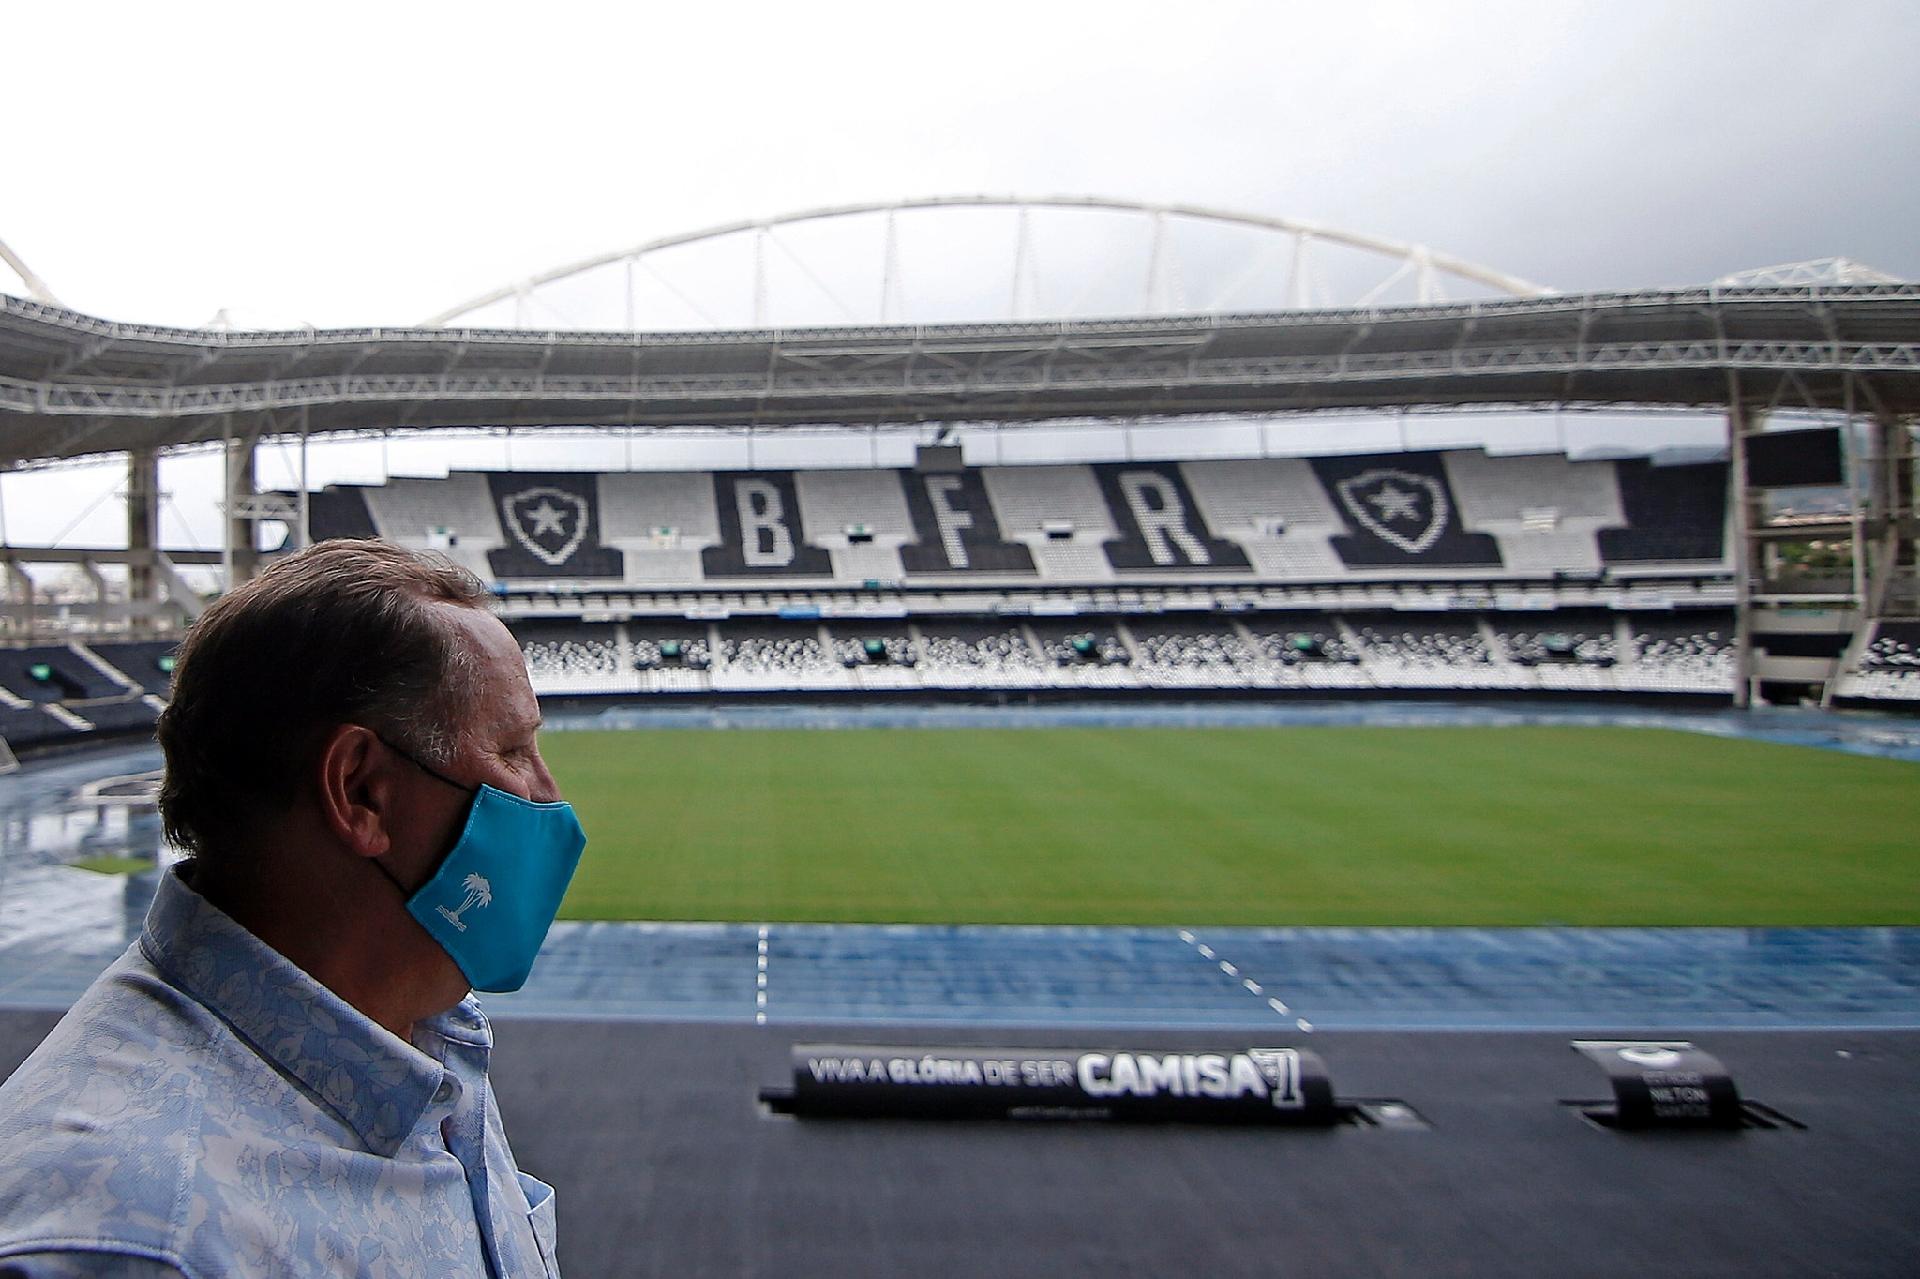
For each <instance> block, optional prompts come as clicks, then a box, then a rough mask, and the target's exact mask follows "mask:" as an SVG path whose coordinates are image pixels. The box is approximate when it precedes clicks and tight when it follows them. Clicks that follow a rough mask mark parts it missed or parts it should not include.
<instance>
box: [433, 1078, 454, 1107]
mask: <svg viewBox="0 0 1920 1279" xmlns="http://www.w3.org/2000/svg"><path fill="white" fill-rule="evenodd" d="M433 1099H434V1100H435V1101H437V1102H439V1103H441V1104H442V1105H444V1104H446V1103H447V1102H449V1101H452V1100H453V1081H452V1080H441V1082H440V1087H439V1088H437V1089H435V1090H434V1094H433Z"/></svg>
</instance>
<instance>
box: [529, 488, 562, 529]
mask: <svg viewBox="0 0 1920 1279" xmlns="http://www.w3.org/2000/svg"><path fill="white" fill-rule="evenodd" d="M565 514H566V512H564V511H562V510H561V509H560V508H559V507H557V506H555V505H554V504H553V503H552V502H549V501H548V500H547V499H546V498H544V497H543V498H541V499H540V505H538V506H536V507H534V508H533V509H532V510H530V511H528V512H527V518H528V519H530V520H532V521H533V532H532V533H531V534H530V536H533V537H539V536H540V535H541V534H542V533H551V534H553V535H554V536H555V537H564V536H565V534H564V533H563V532H562V531H561V522H562V520H563V518H564V517H565Z"/></svg>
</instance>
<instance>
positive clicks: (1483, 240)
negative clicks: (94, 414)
mask: <svg viewBox="0 0 1920 1279" xmlns="http://www.w3.org/2000/svg"><path fill="white" fill-rule="evenodd" d="M0 57H4V59H5V68H6V81H7V88H8V98H9V101H10V104H11V106H10V111H9V115H10V122H9V127H8V130H7V151H8V154H7V161H6V168H5V176H4V177H3V178H0V240H4V241H6V242H7V243H8V244H9V245H10V246H11V247H12V248H13V249H14V250H15V251H16V252H17V253H19V254H20V255H21V256H22V257H23V258H24V259H25V260H26V261H27V262H28V263H29V264H30V265H31V266H32V267H33V269H34V270H36V271H37V272H38V273H39V274H40V275H41V276H42V277H43V278H44V279H45V281H46V282H47V284H48V285H49V286H50V287H51V288H52V290H53V291H54V292H55V293H56V294H58V295H59V296H60V297H61V299H62V300H63V301H65V302H66V303H67V304H68V305H70V306H73V307H75V308H78V309H80V310H83V311H88V312H92V313H95V314H99V315H103V316H108V317H112V318H117V319H129V320H144V321H156V322H164V323H180V324H199V323H202V322H205V321H206V320H207V319H208V318H209V317H211V316H212V315H213V314H214V312H215V311H217V310H219V309H220V308H223V307H225V308H230V309H232V310H233V312H234V313H235V314H236V315H238V316H241V317H246V316H259V317H263V318H270V319H273V320H306V321H310V322H312V323H316V324H320V325H346V324H362V323H410V322H414V321H417V320H419V319H421V318H422V317H423V316H425V315H428V314H431V313H433V312H435V311H438V310H440V309H442V308H444V307H446V306H449V305H451V304H453V303H455V302H458V301H460V300H462V299H464V298H467V297H469V296H471V295H474V294H477V293H480V292H482V291H484V290H486V289H488V288H491V287H494V286H496V285H499V284H502V283H506V282H508V281H510V280H513V279H516V278H519V277H523V276H525V275H528V274H530V273H533V272H536V271H539V270H542V269H544V268H547V267H550V266H553V265H556V264H558V263H560V262H564V261H568V260H571V259H574V258H578V257H582V256H585V255H588V254H592V253H596V252H601V251H606V250H611V249H616V248H620V247H623V246H626V245H631V244H635V243H639V242H641V241H644V240H647V239H650V238H652V237H655V236H661V235H666V234H669V233H672V232H676V231H682V230H687V229H691V228H695V227H699V226H703V225H707V224H711V223H717V222H722V221H727V220H731V219H735V218H742V217H755V216H767V215H772V214H778V213H782V212H787V211H791V210H795V209H799V208H804V207H808V206H812V205H819V204H828V203H838V202H844V201H855V200H869V199H871V200H887V199H894V198H900V197H906V196H919V195H932V194H944V193H956V192H970V191H980V192H1008V193H1018V194H1026V195H1033V194H1049V193H1091V194H1103V195H1115V196H1121V197H1128V198H1135V199H1143V200H1167V201H1185V202H1192V203H1201V204H1208V205H1215V206H1221V207H1225V208H1231V209H1244V210H1249V211H1254V212H1259V213H1266V214H1272V215H1277V216H1283V217H1295V218H1301V219H1306V220H1312V221H1318V222H1323V223H1328V224H1332V225H1335V226H1339V227H1343V228H1348V229H1352V230H1356V231H1363V232H1370V233H1373V234H1377V235H1382V236H1387V237H1391V238H1394V239H1398V240H1405V241H1412V242H1418V243H1424V244H1428V245H1432V246H1434V247H1435V248H1438V249H1442V250H1446V251H1448V252H1452V253H1455V254H1457V255H1459V256H1462V257H1465V258H1468V259H1471V260H1475V261H1479V262H1483V263H1486V264H1488V265H1490V266H1493V267H1496V268H1498V269H1501V270H1504V271H1507V272H1510V273H1513V274H1515V275H1519V276H1522V277H1525V278H1529V279H1532V280H1536V281H1539V282H1540V283H1543V284H1546V285H1550V286H1553V287H1556V288H1559V289H1563V290H1587V289H1606V288H1616V287H1633V286H1643V285H1663V284H1690V283H1698V282H1702V281H1706V280H1710V279H1713V278H1715V277H1717V276H1720V275H1723V274H1727V273H1729V272H1733V271H1738V270H1742V269H1746V268H1751V267H1757V266H1764V265H1769V264H1773V263H1779V262H1788V261H1795V260H1800V259H1808V258H1817V257H1828V256H1836V255H1839V256H1847V257H1851V258H1855V259H1858V260H1860V261H1863V262H1865V263H1867V264H1869V265H1872V266H1875V267H1878V268H1880V269H1881V270H1884V271H1888V272H1891V273H1893V274H1896V275H1899V276H1902V277H1905V278H1915V277H1920V235H1916V234H1915V232H1914V225H1915V209H1916V204H1917V200H1916V197H1920V137H1917V136H1916V135H1917V134H1920V130H1917V129H1916V125H1915V121H1916V119H1917V118H1920V110H1917V109H1916V108H1920V77H1916V76H1915V74H1914V67H1915V66H1916V65H1920V4H1914V3H1907V2H1904V0H1903V2H1899V3H1864V2H1857V0H1848V2H1845V3H1819V4H1815V3H1777V2H1765V3H1756V2H1755V0H1735V2H1731V3H1706V2H1703V0H1677V2H1674V3H1662V4H1652V3H1620V2H1619V0H1614V2H1611V3H1596V4H1561V3H1550V2H1548V3H1543V2H1542V0H1528V2H1527V3H1511V4H1509V3H1473V4H1434V3H1431V2H1428V3H1406V4H1386V3H1377V4H1355V3H1347V4H1343V5H1341V6H1337V7H1336V6H1329V5H1312V6H1309V5H1302V4H1281V3H1266V4H1259V5H1238V4H1208V3H1204V2H1197V3H1189V4H1185V5H1180V6H1174V5H1171V4H1165V3H1161V4H1154V5H1142V4H1127V3H1103V4H1099V5H1094V4H1074V5H1068V4H1039V3H1035V2H1034V0H1026V2H1025V3H1019V4H992V3H972V4H968V5H964V6H949V7H944V8H939V7H929V6H922V5H909V4H900V3H897V0H896V2H895V3H888V4H833V5H814V6H799V5H792V4H784V5H777V6H774V5H769V6H759V5H750V4H728V5H706V6H701V5H673V6H667V5H660V4H653V5H638V4H636V5H624V6H614V5H596V6H586V5H575V4H569V3H554V2H549V3H543V4H539V5H527V4H515V5H511V6H505V7H500V8H497V9H496V8H489V7H486V6H477V5H458V6H455V5H414V6H394V5H377V6H376V5H360V4H341V3H335V4H329V5H321V6H299V7H287V6H277V5H262V4H258V3H249V4H234V5H214V4H200V3H188V4H184V5H167V6H163V5H151V4H143V5H137V6H135V5H126V6H73V5H35V6H26V7H16V8H15V9H14V10H13V11H12V12H10V13H9V15H8V19H7V49H6V52H5V53H4V54H0ZM0 289H3V290H7V291H14V292H19V291H21V289H20V286H19V283H18V281H17V280H15V279H14V278H13V277H12V275H11V273H9V272H7V271H6V270H5V268H4V267H0ZM28 478H29V477H23V476H15V477H9V478H8V480H7V481H6V482H5V483H6V486H5V489H4V498H5V501H6V515H7V517H8V524H9V534H10V536H11V537H12V538H13V539H14V540H17V541H25V540H32V539H31V535H30V533H29V529H30V528H31V527H37V525H38V523H39V522H40V517H38V516H36V515H34V514H33V509H32V508H34V507H36V506H39V505H41V502H40V501H39V500H37V495H38V494H42V493H45V494H51V493H52V492H53V491H54V489H55V487H56V486H54V485H51V484H46V483H40V484H36V485H35V487H34V488H33V489H32V490H29V491H23V489H22V484H23V482H25V481H27V480H28ZM70 513H71V510H70V508H68V514H69V515H70ZM63 522H64V517H63ZM46 535H50V531H49V533H48V534H42V536H46ZM69 540H75V539H73V538H70V539H69ZM82 540H91V539H82Z"/></svg>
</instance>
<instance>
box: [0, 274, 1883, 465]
mask: <svg viewBox="0 0 1920 1279" xmlns="http://www.w3.org/2000/svg"><path fill="white" fill-rule="evenodd" d="M1736 395H1737V397H1738V398H1739V399H1741V400H1742V401H1743V402H1745V403H1747V404H1749V405H1751V406H1760V407H1767V406H1774V407H1784V408H1796V409H1797V408H1826V409H1841V408H1854V409H1858V410H1859V411H1861V412H1867V413H1881V414H1912V413H1916V412H1920V284H1908V283H1896V284H1877V283H1865V284H1852V285H1823V284H1802V285H1791V286H1762V287H1720V286H1708V287H1702V288H1693V289H1678V290H1658V291H1648V292H1638V293H1609V294H1591V295H1584V296H1556V297H1547V298H1516V299H1498V300H1490V301H1474V302H1453V303H1445V304H1439V305H1427V306H1399V307H1378V308H1364V309H1352V310H1333V311H1328V310H1316V311H1298V312H1265V313H1257V314H1242V315H1206V316H1193V317H1154V318H1151V319H1126V318H1121V319H1112V320H1071V321H1019V322H1011V323H993V324H957V325H940V326H925V325H913V326H883V327H867V328H852V327H848V328H817V329H789V330H766V331H749V332H719V333H666V334H657V333H604V332H557V331H556V332H528V331H524V330H514V331H509V330H498V329H439V328H418V329H408V328H399V329H395V328H372V329H341V330H319V331H314V330H296V331H290V332H227V331H216V330H198V329H177V328H162V327H157V326H152V325H141V324H124V323H118V322H114V321H109V320H102V319H96V318H94V317H92V316H87V315H81V314H78V313H76V312H73V311H68V310H63V309H61V308H59V307H56V306H52V305H49V304H47V303H44V302H38V301H33V300H29V299H24V298H17V297H11V296H5V295H0V466H20V465H31V464H35V463H40V462H49V461H57V460H61V459H68V458H77V457H85V456H91V455H98V454H103V453H113V452H119V451H124V450H128V449H144V448H158V449H164V448H170V447H177V446H182V445H189V444H195V443H203V442H207V441H213V440H218V439H221V438H222V437H223V436H226V435H228V434H231V435H233V436H235V437H240V438H247V437H253V436H259V435H284V434H294V433H298V432H300V431H302V430H305V431H308V432H311V433H314V434H323V433H339V432H386V431H395V430H420V429H429V428H436V427H474V426H482V427H501V426H512V427H543V426H637V427H670V426H671V427H687V426H711V427H742V426H757V427H780V426H792V425H854V424H869V423H878V424H910V423H922V422H953V421H1005V422H1023V421H1044V420H1062V419H1073V418H1089V417H1096V418H1097V417H1112V418H1127V419H1135V418H1172V417H1180V416H1184V415H1194V414H1213V413H1222V412H1236V413H1238V412H1256V413H1258V412H1265V413H1276V412H1296V411H1307V410H1324V409H1341V408H1350V409H1352V408H1385V407H1394V406H1413V405H1435V406H1443V405H1559V404H1567V405H1652V406H1667V407H1685V406H1713V405H1723V404H1725V403H1727V402H1728V400H1729V399H1730V398H1732V397H1734V396H1736Z"/></svg>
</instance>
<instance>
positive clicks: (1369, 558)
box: [1312, 453, 1500, 569]
mask: <svg viewBox="0 0 1920 1279" xmlns="http://www.w3.org/2000/svg"><path fill="white" fill-rule="evenodd" d="M1312 465H1313V470H1314V474H1316V475H1317V476H1319V478H1320V483H1321V485H1322V486H1323V487H1324V488H1325V489H1326V491H1327V492H1328V493H1329V494H1331V495H1332V496H1333V498H1334V499H1335V500H1336V501H1337V502H1338V503H1339V506H1340V508H1341V511H1342V513H1343V515H1344V517H1345V519H1346V520H1347V521H1348V524H1347V528H1348V531H1347V533H1345V534H1344V535H1342V536H1340V537H1336V538H1334V539H1333V546H1334V549H1335V550H1336V551H1337V552H1338V553H1339V555H1340V559H1341V560H1342V561H1343V562H1344V563H1345V564H1346V565H1347V566H1348V567H1349V568H1403V569H1404V568H1432V567H1469V566H1470V567H1476V568H1498V567H1500V551H1499V546H1498V544H1497V543H1496V542H1495V541H1494V540H1493V539H1492V538H1490V537H1487V536H1486V535H1485V534H1481V533H1469V532H1467V531H1466V530H1465V529H1463V528H1462V527H1461V525H1460V512H1459V504H1458V502H1457V500H1456V499H1455V497H1454V495H1453V491H1452V489H1451V487H1450V486H1449V485H1448V483H1447V475H1446V470H1445V468H1444V466H1443V465H1442V464H1441V455H1440V454H1437V453H1386V454H1375V455H1364V454H1363V455H1358V456H1353V457H1316V458H1314V459H1313V460H1312Z"/></svg>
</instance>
